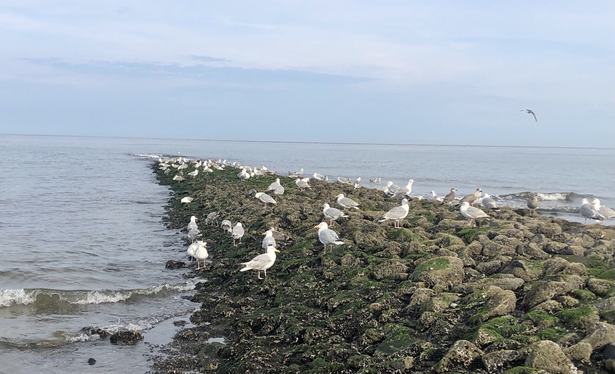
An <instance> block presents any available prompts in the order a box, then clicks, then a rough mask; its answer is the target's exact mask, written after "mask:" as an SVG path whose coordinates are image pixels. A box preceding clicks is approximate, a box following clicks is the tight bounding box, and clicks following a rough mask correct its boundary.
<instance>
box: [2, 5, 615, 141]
mask: <svg viewBox="0 0 615 374" xmlns="http://www.w3.org/2000/svg"><path fill="white" fill-rule="evenodd" d="M528 108H529V109H532V110H533V111H534V112H535V114H536V116H537V120H538V121H535V120H534V117H533V116H532V115H531V114H528V113H527V112H526V111H525V109H528ZM0 134H43V135H73V136H114V137H147V138H180V139H193V138H194V139H224V140H259V141H261V140H262V141H307V142H342V143H364V142H366V143H397V144H471V145H516V146H573V147H609V148H612V147H614V146H615V144H614V140H615V2H613V1H612V0H592V1H578V0H558V1H549V0H544V1H535V0H527V1H526V0H519V1H492V0H474V1H472V0H468V1H458V0H434V1H411V0H400V1H362V0H357V1H354V0H353V1H346V0H342V1H331V0H327V1H321V0H314V1H294V0H285V1H276V0H264V1H218V0H213V1H212V0H208V1H202V0H198V1H197V0H182V1H157V0H147V1H137V0H135V1H125V0H124V1H117V0H88V1H83V0H65V1H58V0H0Z"/></svg>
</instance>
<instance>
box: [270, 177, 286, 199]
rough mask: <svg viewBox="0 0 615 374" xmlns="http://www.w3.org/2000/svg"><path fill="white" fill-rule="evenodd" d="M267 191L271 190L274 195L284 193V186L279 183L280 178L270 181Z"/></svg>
mask: <svg viewBox="0 0 615 374" xmlns="http://www.w3.org/2000/svg"><path fill="white" fill-rule="evenodd" d="M267 191H273V193H274V194H276V195H282V194H284V187H283V186H282V184H280V178H276V180H275V182H273V183H271V184H270V185H269V187H268V188H267Z"/></svg>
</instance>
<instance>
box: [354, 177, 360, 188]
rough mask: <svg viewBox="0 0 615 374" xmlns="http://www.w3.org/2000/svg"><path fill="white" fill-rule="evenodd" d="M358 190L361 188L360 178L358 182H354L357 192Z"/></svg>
mask: <svg viewBox="0 0 615 374" xmlns="http://www.w3.org/2000/svg"><path fill="white" fill-rule="evenodd" d="M358 188H361V177H358V178H357V181H356V182H354V189H355V190H356V189H358Z"/></svg>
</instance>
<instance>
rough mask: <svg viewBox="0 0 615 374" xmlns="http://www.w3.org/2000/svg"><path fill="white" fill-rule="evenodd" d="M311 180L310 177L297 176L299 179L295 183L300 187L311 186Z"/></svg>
mask: <svg viewBox="0 0 615 374" xmlns="http://www.w3.org/2000/svg"><path fill="white" fill-rule="evenodd" d="M309 181H310V178H297V180H296V181H295V184H296V185H297V187H299V188H311V187H310V185H309V184H308V182H309Z"/></svg>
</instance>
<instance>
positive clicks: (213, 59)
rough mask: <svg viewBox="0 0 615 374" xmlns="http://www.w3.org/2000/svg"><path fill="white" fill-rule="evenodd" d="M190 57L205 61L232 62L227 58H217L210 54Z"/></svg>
mask: <svg viewBox="0 0 615 374" xmlns="http://www.w3.org/2000/svg"><path fill="white" fill-rule="evenodd" d="M190 58H191V59H193V60H197V61H203V62H231V60H227V59H224V58H215V57H209V56H198V55H191V56H190Z"/></svg>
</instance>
